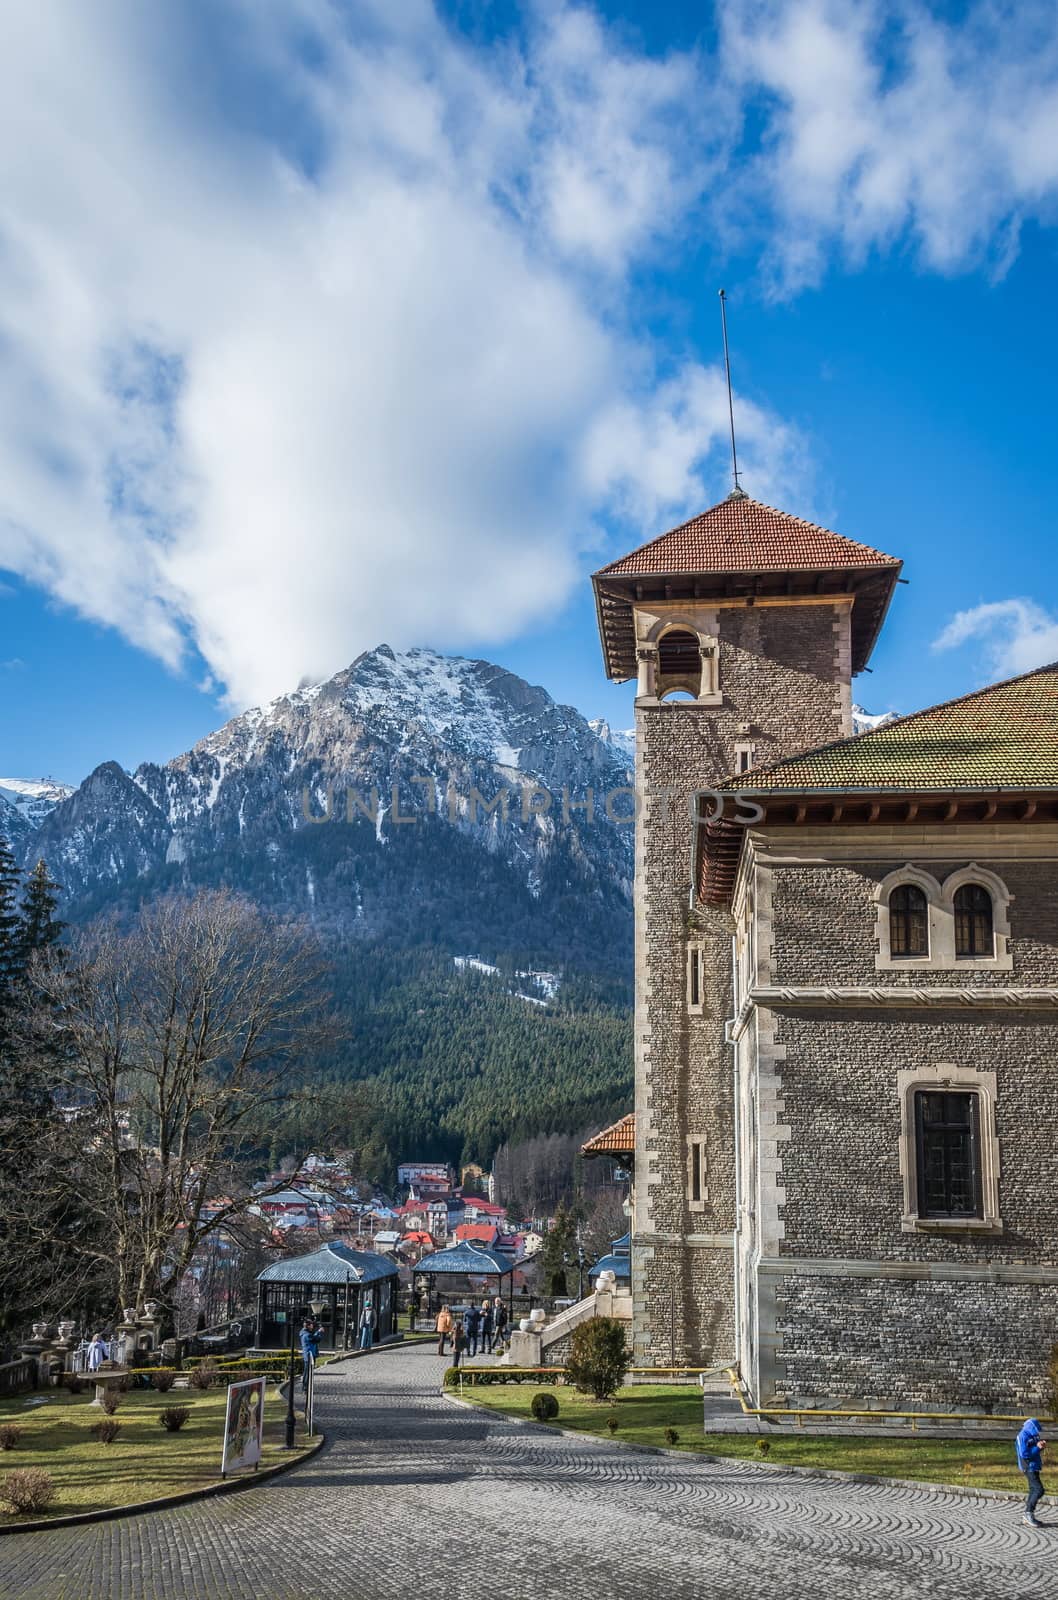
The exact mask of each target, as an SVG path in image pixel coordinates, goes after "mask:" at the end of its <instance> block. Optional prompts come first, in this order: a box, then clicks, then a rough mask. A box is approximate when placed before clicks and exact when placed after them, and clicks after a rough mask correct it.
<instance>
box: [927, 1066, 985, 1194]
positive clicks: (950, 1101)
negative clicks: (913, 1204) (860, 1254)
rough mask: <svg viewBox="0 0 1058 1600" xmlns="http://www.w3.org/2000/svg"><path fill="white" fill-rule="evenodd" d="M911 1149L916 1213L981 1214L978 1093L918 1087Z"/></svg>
mask: <svg viewBox="0 0 1058 1600" xmlns="http://www.w3.org/2000/svg"><path fill="white" fill-rule="evenodd" d="M915 1152H916V1161H917V1175H918V1214H919V1216H920V1217H980V1216H982V1215H983V1212H982V1185H981V1134H980V1105H979V1097H978V1095H976V1094H975V1093H974V1092H973V1091H972V1090H971V1091H968V1092H966V1091H963V1092H958V1091H953V1090H948V1089H944V1090H937V1089H919V1090H917V1091H916V1093H915Z"/></svg>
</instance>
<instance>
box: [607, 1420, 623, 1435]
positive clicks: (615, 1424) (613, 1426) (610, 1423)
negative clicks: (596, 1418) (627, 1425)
mask: <svg viewBox="0 0 1058 1600" xmlns="http://www.w3.org/2000/svg"><path fill="white" fill-rule="evenodd" d="M606 1426H607V1427H608V1428H609V1430H610V1432H611V1433H616V1432H617V1430H618V1428H619V1427H620V1426H621V1424H620V1422H619V1420H618V1419H617V1417H607V1419H606Z"/></svg>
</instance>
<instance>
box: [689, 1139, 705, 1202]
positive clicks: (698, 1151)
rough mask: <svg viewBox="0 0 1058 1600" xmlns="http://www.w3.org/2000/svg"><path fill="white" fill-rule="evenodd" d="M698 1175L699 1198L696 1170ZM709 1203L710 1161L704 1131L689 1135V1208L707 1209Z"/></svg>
mask: <svg viewBox="0 0 1058 1600" xmlns="http://www.w3.org/2000/svg"><path fill="white" fill-rule="evenodd" d="M696 1168H697V1176H698V1198H697V1199H695V1197H694V1186H695V1170H696ZM708 1205H709V1163H708V1156H707V1152H706V1141H705V1134H704V1133H689V1134H688V1135H687V1210H688V1211H705V1210H707V1209H708Z"/></svg>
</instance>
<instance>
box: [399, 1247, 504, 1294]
mask: <svg viewBox="0 0 1058 1600" xmlns="http://www.w3.org/2000/svg"><path fill="white" fill-rule="evenodd" d="M490 1278H491V1279H494V1280H495V1290H494V1292H495V1293H496V1294H501V1295H502V1293H503V1280H504V1278H506V1279H507V1304H508V1305H509V1306H510V1305H511V1304H512V1300H513V1295H514V1262H513V1261H508V1259H507V1257H506V1256H504V1255H502V1254H501V1253H500V1251H499V1250H490V1249H489V1248H488V1247H487V1246H486V1245H483V1244H482V1245H477V1244H472V1243H470V1241H469V1240H467V1241H464V1242H462V1243H460V1244H454V1245H450V1246H449V1248H448V1249H447V1250H435V1251H434V1252H433V1254H432V1255H428V1256H423V1258H422V1260H421V1261H420V1262H419V1264H418V1266H417V1267H416V1268H415V1280H416V1282H421V1281H422V1280H423V1279H425V1280H426V1293H427V1299H426V1306H425V1308H424V1309H425V1310H426V1311H436V1310H437V1309H438V1307H439V1306H440V1305H441V1304H442V1303H448V1302H450V1301H451V1299H452V1298H453V1291H454V1290H456V1289H458V1290H460V1291H462V1292H465V1293H467V1294H468V1295H473V1294H475V1293H477V1294H482V1293H483V1292H484V1291H485V1290H487V1289H488V1287H489V1284H488V1280H489V1279H490ZM438 1279H440V1280H441V1286H442V1287H441V1294H440V1296H438V1295H437V1292H436V1285H437V1280H438ZM460 1280H462V1281H461V1282H460ZM449 1285H451V1286H452V1287H449Z"/></svg>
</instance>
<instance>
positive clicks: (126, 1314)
mask: <svg viewBox="0 0 1058 1600" xmlns="http://www.w3.org/2000/svg"><path fill="white" fill-rule="evenodd" d="M121 1315H122V1317H123V1318H124V1319H125V1321H126V1322H127V1323H128V1324H129V1326H130V1327H131V1326H132V1325H133V1323H135V1321H136V1307H135V1306H126V1307H125V1309H124V1311H122V1313H121Z"/></svg>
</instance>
